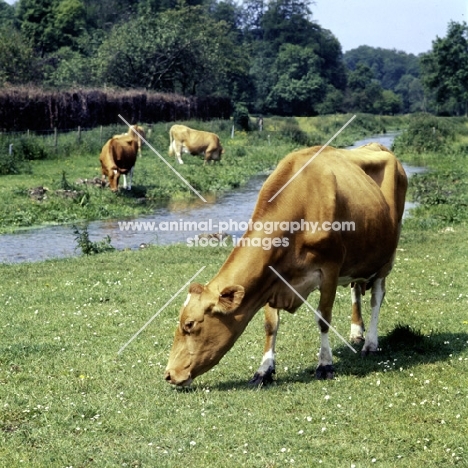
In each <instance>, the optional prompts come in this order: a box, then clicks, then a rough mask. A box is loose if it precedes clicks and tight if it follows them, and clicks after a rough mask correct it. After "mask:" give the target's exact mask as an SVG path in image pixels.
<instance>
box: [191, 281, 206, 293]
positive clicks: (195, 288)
mask: <svg viewBox="0 0 468 468" xmlns="http://www.w3.org/2000/svg"><path fill="white" fill-rule="evenodd" d="M203 289H204V286H203V285H202V284H200V283H192V284H191V285H190V287H189V293H190V294H201V293H202V292H203Z"/></svg>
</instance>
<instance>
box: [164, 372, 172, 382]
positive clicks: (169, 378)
mask: <svg viewBox="0 0 468 468" xmlns="http://www.w3.org/2000/svg"><path fill="white" fill-rule="evenodd" d="M164 379H165V380H166V382H170V381H171V371H166V372H165V373H164Z"/></svg>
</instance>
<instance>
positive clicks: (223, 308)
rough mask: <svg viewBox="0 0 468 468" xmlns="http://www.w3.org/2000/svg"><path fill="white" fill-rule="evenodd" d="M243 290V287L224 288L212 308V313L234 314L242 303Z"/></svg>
mask: <svg viewBox="0 0 468 468" xmlns="http://www.w3.org/2000/svg"><path fill="white" fill-rule="evenodd" d="M244 294H245V290H244V287H243V286H239V285H234V286H227V287H225V288H224V289H223V290H222V291H221V293H220V295H219V300H218V303H217V304H216V305H215V306H214V308H213V311H214V312H221V313H223V314H228V313H230V312H234V311H235V310H236V309H237V308H238V307H239V306H240V303H241V302H242V298H243V297H244Z"/></svg>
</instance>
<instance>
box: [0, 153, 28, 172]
mask: <svg viewBox="0 0 468 468" xmlns="http://www.w3.org/2000/svg"><path fill="white" fill-rule="evenodd" d="M30 170H31V168H30V167H29V165H28V164H27V162H26V161H25V160H24V159H23V158H22V157H21V155H18V154H17V153H15V152H14V151H13V152H12V153H11V154H10V153H9V152H8V151H7V152H5V153H4V152H0V175H9V174H20V173H22V172H30Z"/></svg>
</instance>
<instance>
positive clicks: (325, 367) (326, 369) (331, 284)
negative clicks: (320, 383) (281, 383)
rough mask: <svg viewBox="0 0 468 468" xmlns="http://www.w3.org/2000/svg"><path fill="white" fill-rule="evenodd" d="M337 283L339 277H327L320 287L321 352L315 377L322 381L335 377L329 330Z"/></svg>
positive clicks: (318, 322)
mask: <svg viewBox="0 0 468 468" xmlns="http://www.w3.org/2000/svg"><path fill="white" fill-rule="evenodd" d="M337 283H338V281H337V277H336V278H335V277H329V278H326V277H325V278H324V279H323V281H322V285H321V287H320V301H319V305H318V309H317V312H318V315H319V317H317V324H318V327H319V329H320V352H319V362H318V366H317V369H316V370H315V377H316V378H317V379H320V380H324V379H326V380H329V379H333V377H334V369H333V355H332V350H331V347H330V342H329V340H328V330H329V328H330V327H329V324H330V322H331V318H332V308H333V303H334V301H335V295H336V288H337ZM320 317H321V318H320ZM322 318H323V319H324V320H322Z"/></svg>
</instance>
